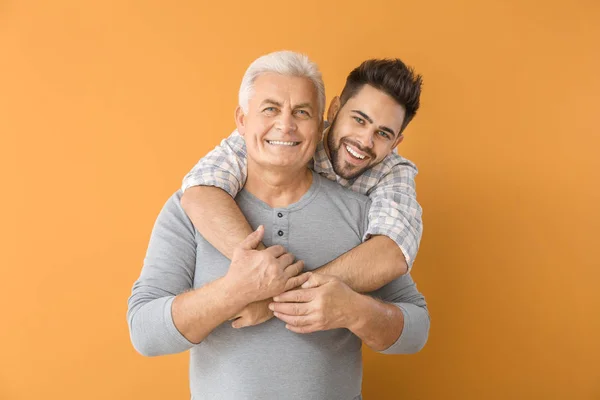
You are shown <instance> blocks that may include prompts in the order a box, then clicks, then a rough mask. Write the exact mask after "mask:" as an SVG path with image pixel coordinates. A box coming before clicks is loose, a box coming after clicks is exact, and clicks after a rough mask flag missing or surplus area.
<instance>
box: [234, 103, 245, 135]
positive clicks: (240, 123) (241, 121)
mask: <svg viewBox="0 0 600 400" xmlns="http://www.w3.org/2000/svg"><path fill="white" fill-rule="evenodd" d="M235 125H236V127H237V131H238V133H239V134H240V135H242V136H244V134H245V133H246V114H244V110H242V107H240V106H237V108H236V109H235Z"/></svg>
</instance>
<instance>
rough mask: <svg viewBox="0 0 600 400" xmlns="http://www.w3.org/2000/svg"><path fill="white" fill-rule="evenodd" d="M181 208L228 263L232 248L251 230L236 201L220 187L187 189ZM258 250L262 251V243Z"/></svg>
mask: <svg viewBox="0 0 600 400" xmlns="http://www.w3.org/2000/svg"><path fill="white" fill-rule="evenodd" d="M181 207H182V208H183V209H184V211H185V213H186V214H187V216H188V217H189V218H190V220H191V221H192V223H193V224H194V227H195V228H196V229H197V230H198V232H200V234H201V235H202V237H204V239H206V241H208V242H209V243H210V244H211V245H213V246H214V247H215V248H216V249H217V250H219V252H220V253H221V254H223V255H224V256H225V257H227V258H228V259H230V260H231V257H233V249H234V248H235V247H236V246H237V245H238V244H240V243H241V242H242V241H243V240H244V239H245V238H246V237H247V236H248V235H249V234H251V233H252V231H253V229H252V227H251V226H250V224H249V223H248V221H247V220H246V217H245V216H244V214H242V211H241V210H240V208H239V207H238V205H237V203H236V202H235V200H234V199H233V198H232V197H231V196H230V195H229V194H228V193H227V192H226V191H224V190H222V189H220V188H217V187H214V186H193V187H190V188H188V189H187V190H186V191H185V192H184V193H183V197H182V198H181ZM258 249H259V250H260V249H264V246H263V244H262V243H261V244H260V245H259V247H258Z"/></svg>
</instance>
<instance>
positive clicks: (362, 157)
mask: <svg viewBox="0 0 600 400" xmlns="http://www.w3.org/2000/svg"><path fill="white" fill-rule="evenodd" d="M346 150H348V153H350V154H352V155H353V156H354V157H356V158H360V159H361V160H363V159H364V158H365V156H361V155H360V154H358V153H357V152H355V151H354V150H352V149H351V148H350V146H348V145H346Z"/></svg>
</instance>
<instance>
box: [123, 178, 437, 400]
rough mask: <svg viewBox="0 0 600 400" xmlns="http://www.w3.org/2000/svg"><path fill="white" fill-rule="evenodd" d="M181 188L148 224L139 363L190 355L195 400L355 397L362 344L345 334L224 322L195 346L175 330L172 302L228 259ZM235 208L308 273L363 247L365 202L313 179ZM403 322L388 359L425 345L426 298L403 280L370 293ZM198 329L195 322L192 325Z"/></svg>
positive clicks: (131, 314)
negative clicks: (294, 191) (292, 198)
mask: <svg viewBox="0 0 600 400" xmlns="http://www.w3.org/2000/svg"><path fill="white" fill-rule="evenodd" d="M182 194H183V193H182V192H181V190H179V191H177V192H176V193H175V194H174V195H173V196H171V198H169V200H168V201H167V203H166V204H165V206H164V207H163V209H162V210H161V212H160V214H159V215H158V218H157V220H156V223H155V225H154V228H153V231H152V235H151V238H150V243H149V245H148V250H147V253H146V257H145V259H144V265H143V268H142V271H141V274H140V277H139V278H138V280H137V281H136V282H135V283H134V285H133V289H132V294H131V296H130V298H129V302H128V311H127V319H128V323H129V330H130V335H131V341H132V343H133V346H134V347H135V349H136V350H137V351H138V352H139V353H141V354H143V355H145V356H157V355H165V354H173V353H179V352H183V351H186V350H190V372H189V374H190V390H191V396H192V399H195V400H204V399H224V400H245V399H248V400H255V399H261V400H271V399H272V400H279V399H286V400H309V399H310V400H336V399H339V400H351V399H360V398H361V384H362V358H361V340H360V339H359V338H358V337H357V336H356V335H354V334H353V333H352V332H350V331H349V330H347V329H333V330H328V331H321V332H315V333H311V334H297V333H293V332H290V331H288V330H287V329H285V324H284V323H283V322H282V321H280V320H278V319H277V318H272V319H271V320H269V321H267V322H265V323H263V324H260V325H257V326H253V327H248V328H243V329H234V328H232V327H231V323H230V322H225V323H223V324H222V325H220V326H218V327H217V328H216V329H215V330H213V331H212V333H210V335H208V336H207V337H206V338H205V339H204V340H203V341H202V342H201V343H199V344H196V345H195V344H193V343H191V342H189V341H188V340H187V339H186V338H185V337H184V336H183V335H182V334H181V333H180V332H179V331H178V330H177V328H176V327H175V325H174V323H173V318H172V316H171V304H172V302H173V299H174V298H175V296H177V295H178V294H180V293H183V292H185V291H188V290H191V289H194V288H199V287H201V286H203V285H205V284H206V283H208V282H211V281H213V280H215V279H217V278H220V277H222V276H224V275H225V274H226V272H227V269H228V267H229V264H230V261H229V260H228V259H227V258H226V257H225V256H223V255H222V254H221V253H219V251H217V250H216V249H215V248H214V247H213V246H212V245H210V244H209V243H208V242H207V241H206V240H205V239H204V238H203V237H202V236H201V235H200V234H199V233H198V231H197V230H196V229H195V228H194V226H193V224H192V222H191V221H190V219H189V218H188V217H187V215H186V214H185V212H184V210H183V209H182V208H181V205H180V199H181V196H182ZM235 201H236V202H237V204H238V205H239V207H240V209H241V210H242V212H243V213H244V215H245V216H246V218H247V219H248V222H249V223H250V225H251V226H252V227H254V228H256V227H258V226H259V225H261V224H262V225H264V227H265V236H264V239H263V243H264V244H265V245H266V246H272V245H275V244H280V245H282V246H284V247H285V248H286V249H287V250H288V251H289V252H291V253H292V254H294V256H296V258H297V259H300V260H303V261H304V263H305V270H313V269H315V268H318V267H320V266H322V265H324V264H327V263H328V262H329V261H332V260H334V259H335V258H337V257H338V256H340V255H341V254H343V253H345V252H347V251H349V250H351V249H352V248H354V247H356V246H357V245H359V244H360V243H361V238H362V237H363V233H364V231H365V230H366V229H367V214H368V209H369V205H370V200H369V199H368V197H366V196H363V195H360V194H357V193H355V192H353V191H351V190H348V189H345V188H343V187H341V186H340V185H338V184H337V183H334V182H331V181H329V180H327V179H326V178H323V177H321V176H320V175H318V174H316V173H314V172H313V182H312V185H311V187H310V189H309V190H308V192H306V193H305V194H304V196H303V197H302V198H301V199H300V200H299V201H298V202H296V203H294V204H292V205H290V206H288V207H284V208H271V207H270V206H268V205H267V204H266V203H264V202H262V201H261V200H259V199H258V198H256V197H254V196H253V195H252V194H250V193H249V192H247V191H245V190H242V191H241V192H240V193H239V194H238V195H237V197H236V198H235ZM370 295H372V296H373V297H376V298H379V299H381V300H383V301H386V302H389V303H393V304H395V305H396V306H398V307H399V308H400V309H401V310H402V313H403V314H404V329H403V331H402V334H401V336H400V337H399V338H398V340H397V341H396V343H394V344H393V345H392V346H390V347H389V348H388V349H386V350H384V351H382V353H386V354H401V353H414V352H417V351H419V350H420V349H421V348H422V347H423V346H424V345H425V342H426V341H427V336H428V332H429V314H428V311H427V306H426V303H425V299H424V297H423V295H422V294H421V293H419V292H418V291H417V288H416V285H415V283H414V282H413V280H412V278H411V276H410V275H409V274H407V275H404V276H402V277H400V278H398V279H396V280H394V281H392V282H391V283H389V284H388V285H386V286H384V287H383V288H381V289H379V290H377V291H375V292H373V293H371V294H370ZM199 323H201V321H199Z"/></svg>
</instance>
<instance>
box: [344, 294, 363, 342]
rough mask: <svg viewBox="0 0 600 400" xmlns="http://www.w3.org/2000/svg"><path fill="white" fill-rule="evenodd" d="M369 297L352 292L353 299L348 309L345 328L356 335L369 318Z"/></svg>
mask: <svg viewBox="0 0 600 400" xmlns="http://www.w3.org/2000/svg"><path fill="white" fill-rule="evenodd" d="M368 300H369V298H368V296H365V295H363V294H360V293H357V292H354V291H352V298H351V300H350V301H349V302H348V304H349V305H350V306H349V307H346V308H345V310H346V315H345V320H346V323H345V328H347V329H348V330H350V331H351V332H353V333H354V334H356V332H358V331H360V329H361V328H362V327H363V326H364V325H365V324H366V319H367V316H368V304H367V303H368Z"/></svg>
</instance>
